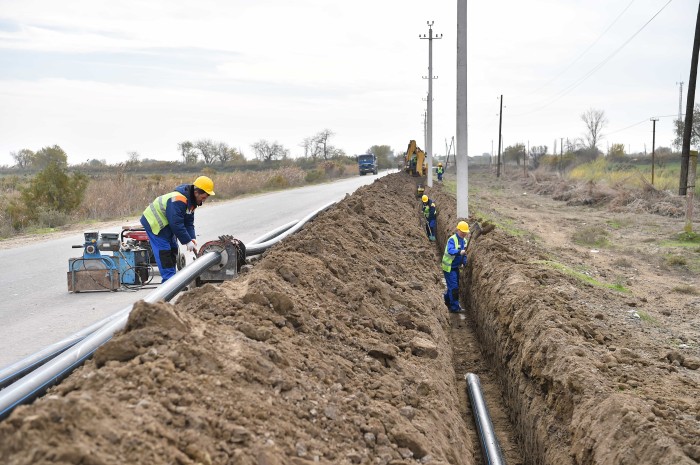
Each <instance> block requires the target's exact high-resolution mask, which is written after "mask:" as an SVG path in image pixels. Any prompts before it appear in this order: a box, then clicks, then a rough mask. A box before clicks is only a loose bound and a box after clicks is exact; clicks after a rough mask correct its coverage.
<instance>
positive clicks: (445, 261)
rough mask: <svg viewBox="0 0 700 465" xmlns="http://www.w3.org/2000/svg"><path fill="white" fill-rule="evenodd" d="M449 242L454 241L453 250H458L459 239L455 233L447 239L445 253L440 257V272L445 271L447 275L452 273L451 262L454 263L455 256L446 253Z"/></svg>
mask: <svg viewBox="0 0 700 465" xmlns="http://www.w3.org/2000/svg"><path fill="white" fill-rule="evenodd" d="M450 241H454V245H455V249H457V250H459V239H458V238H457V234H456V233H455V234H453V235H452V236H450V238H449V239H447V243H445V253H444V255H443V256H442V271H447V272H448V273H449V272H450V271H452V262H453V261H455V256H454V255H450V254H449V253H447V250H448V246H449V245H450Z"/></svg>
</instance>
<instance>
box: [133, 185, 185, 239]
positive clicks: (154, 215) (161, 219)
mask: <svg viewBox="0 0 700 465" xmlns="http://www.w3.org/2000/svg"><path fill="white" fill-rule="evenodd" d="M178 195H179V196H182V198H183V199H184V200H185V202H187V199H186V198H185V196H184V195H182V193H181V192H178V191H174V192H170V193H169V194H164V195H161V196H160V197H157V198H156V199H155V200H154V201H153V202H151V204H150V205H149V206H148V207H146V209H145V210H144V211H143V216H144V218H146V221H148V225H149V226H150V227H151V231H153V234H158V233H159V232H161V230H162V229H163V228H164V227H166V226H167V225H168V224H169V222H168V218H167V217H166V216H165V207H167V205H168V200H170V199H172V198H173V197H177V196H178Z"/></svg>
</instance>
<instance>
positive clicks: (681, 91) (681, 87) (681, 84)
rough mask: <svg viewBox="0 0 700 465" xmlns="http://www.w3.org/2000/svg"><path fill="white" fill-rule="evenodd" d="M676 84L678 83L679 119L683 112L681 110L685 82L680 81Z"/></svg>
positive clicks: (679, 119)
mask: <svg viewBox="0 0 700 465" xmlns="http://www.w3.org/2000/svg"><path fill="white" fill-rule="evenodd" d="M676 84H678V121H681V118H683V113H682V112H681V110H682V109H683V84H685V83H684V82H683V81H681V82H677V83H676Z"/></svg>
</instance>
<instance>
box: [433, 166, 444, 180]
mask: <svg viewBox="0 0 700 465" xmlns="http://www.w3.org/2000/svg"><path fill="white" fill-rule="evenodd" d="M435 172H436V173H437V178H438V181H442V175H443V174H445V169H444V168H443V167H442V163H438V166H437V170H436V171H435Z"/></svg>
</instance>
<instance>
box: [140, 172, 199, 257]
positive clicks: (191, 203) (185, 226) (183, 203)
mask: <svg viewBox="0 0 700 465" xmlns="http://www.w3.org/2000/svg"><path fill="white" fill-rule="evenodd" d="M193 187H194V186H192V184H182V185H179V186H177V187H176V188H175V190H174V191H173V192H179V193H180V194H182V196H184V199H183V198H182V196H175V197H173V198H171V199H168V201H167V203H166V207H165V217H166V219H167V220H168V224H167V226H165V227H164V228H163V229H162V230H161V231H160V232H159V233H158V236H159V237H162V238H163V239H166V240H168V241H170V240H172V238H173V236H175V237H177V239H178V240H179V241H180V243H181V244H187V243H188V242H190V241H191V240H192V239H194V238H195V237H196V236H195V232H194V211H195V209H196V208H197V206H198V205H197V201H196V200H195V198H194V188H193ZM141 224H142V225H143V227H144V228H145V229H146V230H148V231H151V226H150V225H149V224H148V221H147V220H146V218H145V217H144V216H141Z"/></svg>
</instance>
